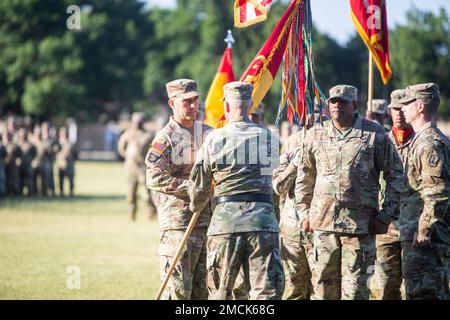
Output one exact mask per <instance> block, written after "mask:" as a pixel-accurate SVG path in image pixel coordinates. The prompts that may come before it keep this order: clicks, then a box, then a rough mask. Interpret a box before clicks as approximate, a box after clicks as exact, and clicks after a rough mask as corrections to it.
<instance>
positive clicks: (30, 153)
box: [19, 141, 37, 168]
mask: <svg viewBox="0 0 450 320" xmlns="http://www.w3.org/2000/svg"><path fill="white" fill-rule="evenodd" d="M19 147H20V150H22V161H21V167H23V168H27V167H30V166H31V163H32V161H33V159H34V158H35V157H36V154H37V151H36V147H35V146H34V145H33V144H32V143H31V142H29V141H24V142H21V143H19Z"/></svg>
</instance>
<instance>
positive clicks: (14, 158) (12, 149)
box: [3, 142, 22, 170]
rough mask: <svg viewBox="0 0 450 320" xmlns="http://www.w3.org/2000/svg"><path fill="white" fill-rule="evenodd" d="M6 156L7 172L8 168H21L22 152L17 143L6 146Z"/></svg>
mask: <svg viewBox="0 0 450 320" xmlns="http://www.w3.org/2000/svg"><path fill="white" fill-rule="evenodd" d="M5 151H6V156H5V159H4V160H3V161H4V164H5V170H8V168H15V167H19V166H20V164H21V161H22V159H21V157H22V150H21V149H20V148H19V146H18V145H17V144H16V143H15V142H10V143H8V144H7V145H5Z"/></svg>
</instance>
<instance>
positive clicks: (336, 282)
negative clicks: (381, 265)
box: [312, 231, 375, 300]
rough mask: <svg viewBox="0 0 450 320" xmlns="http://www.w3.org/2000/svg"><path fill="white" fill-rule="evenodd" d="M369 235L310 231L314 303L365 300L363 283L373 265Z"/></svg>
mask: <svg viewBox="0 0 450 320" xmlns="http://www.w3.org/2000/svg"><path fill="white" fill-rule="evenodd" d="M374 258H375V241H374V239H373V237H372V236H371V235H351V234H342V233H333V232H325V231H314V266H313V268H314V276H313V277H312V282H313V288H314V295H313V297H312V299H315V300H339V299H342V300H368V299H369V292H368V289H367V280H368V278H369V271H370V267H371V266H373V264H374Z"/></svg>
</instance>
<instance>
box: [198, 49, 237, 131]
mask: <svg viewBox="0 0 450 320" xmlns="http://www.w3.org/2000/svg"><path fill="white" fill-rule="evenodd" d="M234 80H235V77H234V72H233V53H232V51H231V48H230V47H229V48H226V49H225V52H224V53H223V56H222V60H221V61H220V65H219V69H218V70H217V73H216V75H215V76H214V80H213V82H212V83H211V87H210V88H209V91H208V95H207V97H206V102H205V123H206V124H207V125H209V126H211V127H213V128H220V127H223V125H224V124H225V118H224V117H223V115H224V111H223V101H221V99H222V97H223V86H224V85H225V84H227V83H228V82H231V81H234Z"/></svg>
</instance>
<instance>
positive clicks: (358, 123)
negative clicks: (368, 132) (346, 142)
mask: <svg viewBox="0 0 450 320" xmlns="http://www.w3.org/2000/svg"><path fill="white" fill-rule="evenodd" d="M363 120H364V119H363V118H362V117H361V115H360V114H359V113H357V112H355V113H354V114H353V124H352V126H351V129H352V132H350V133H349V134H348V135H347V136H345V137H344V139H348V138H350V137H361V136H362V132H363ZM329 121H330V123H329V126H328V136H329V137H331V138H338V139H339V138H343V137H342V134H341V133H340V132H339V131H338V130H337V129H336V127H335V126H334V124H333V120H331V119H330V120H329Z"/></svg>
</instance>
